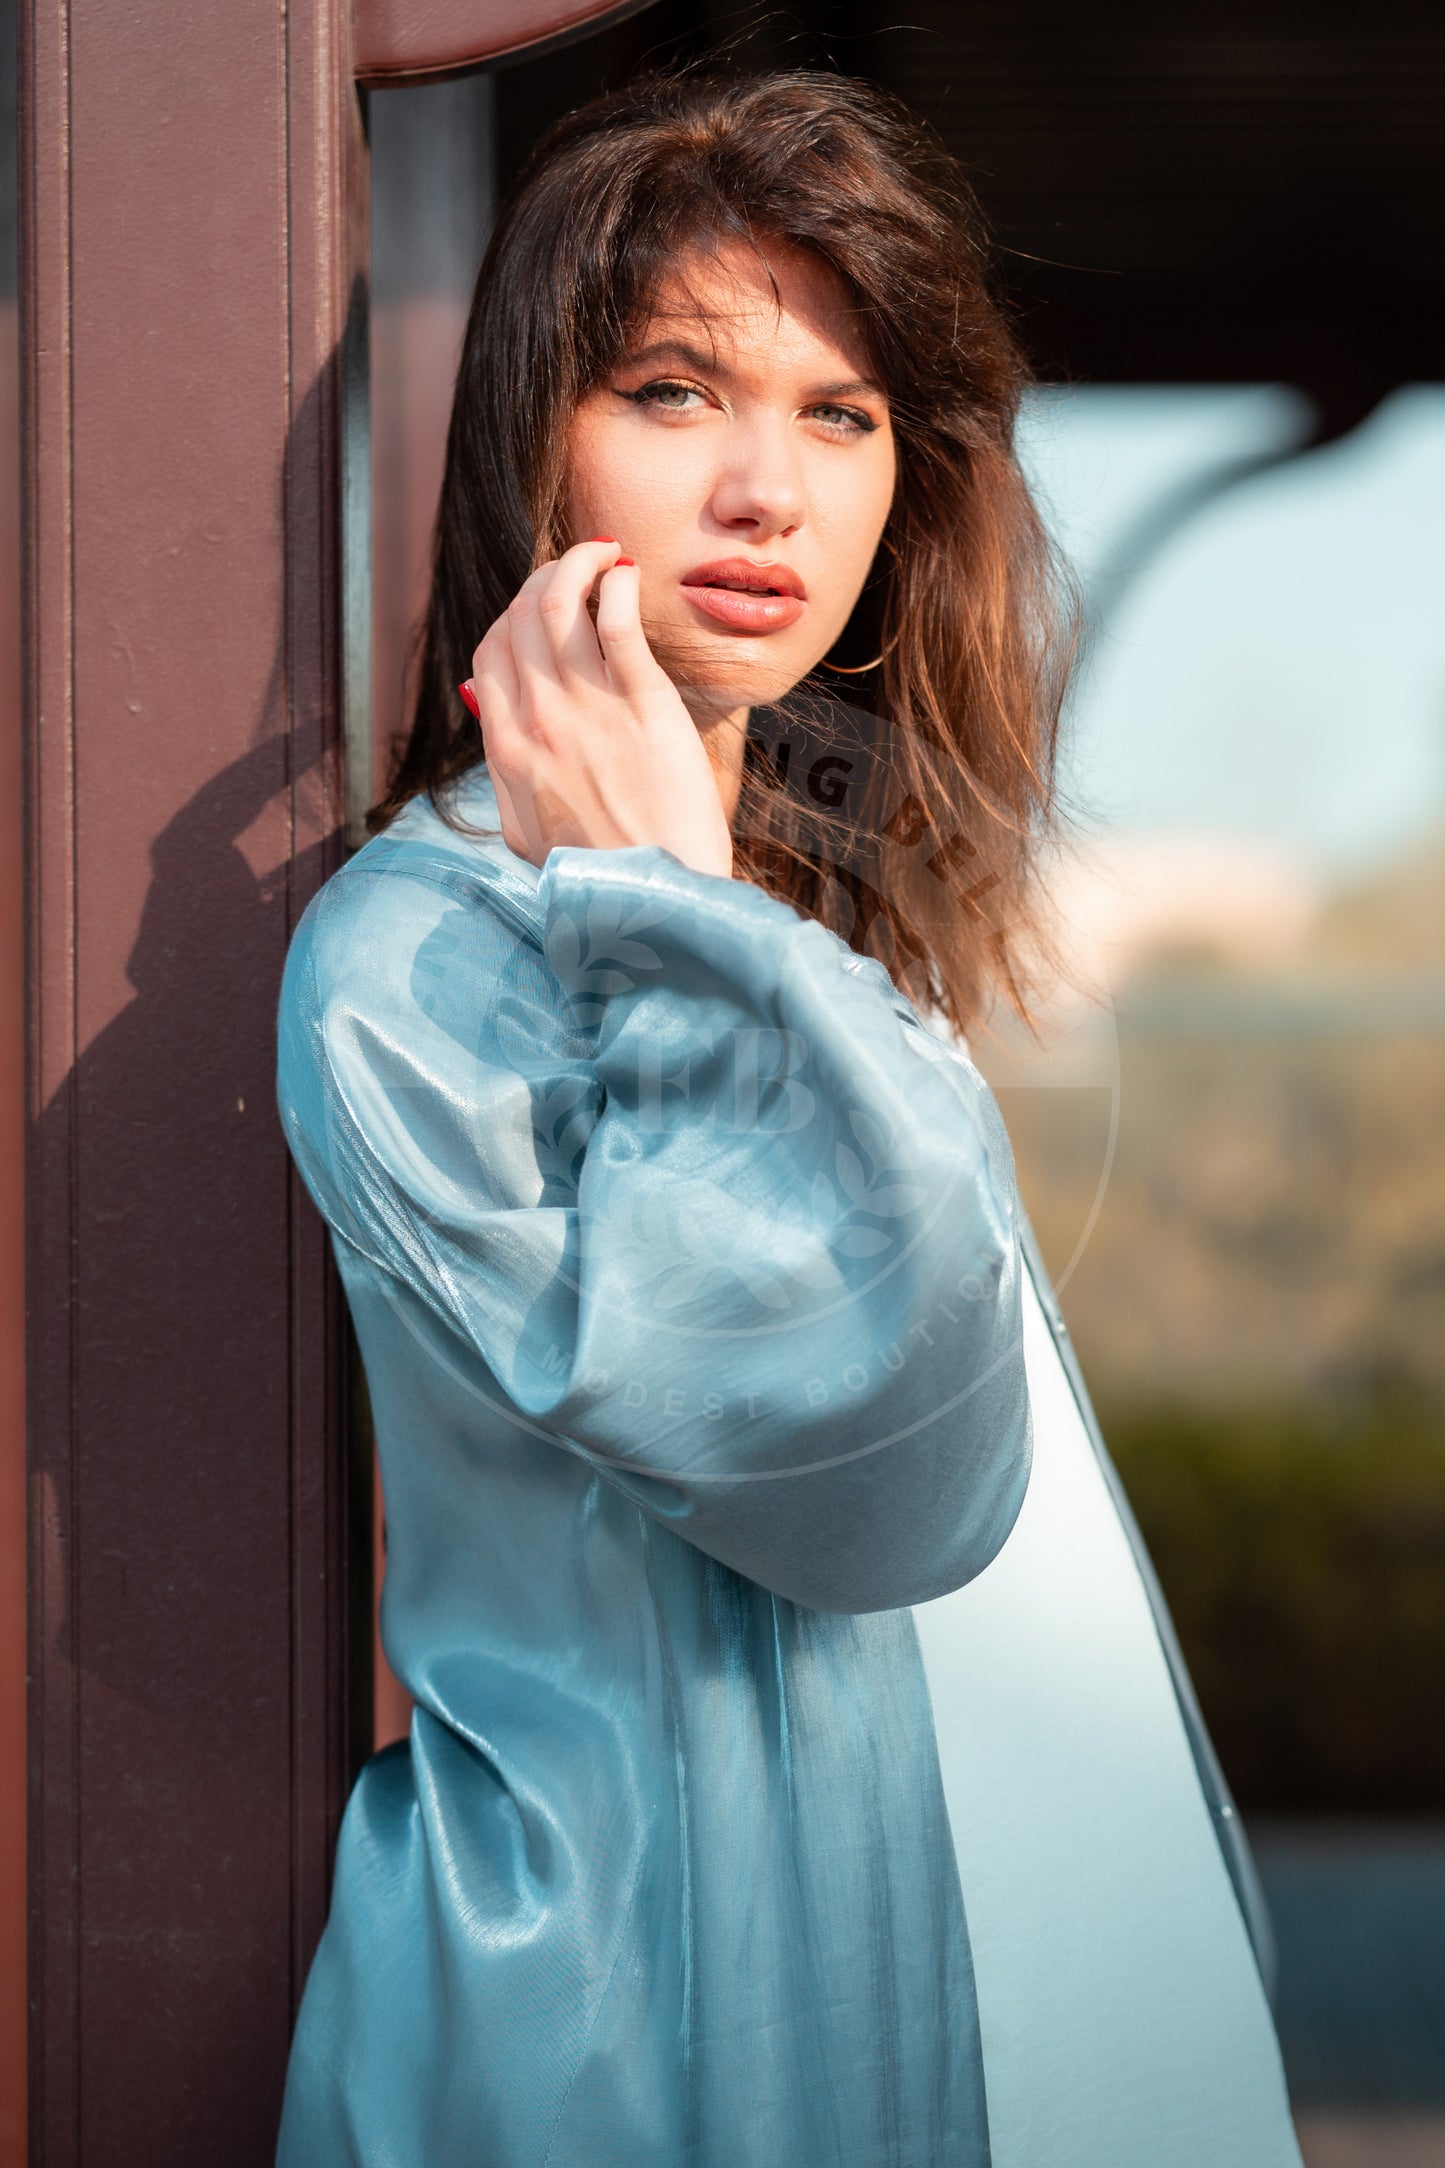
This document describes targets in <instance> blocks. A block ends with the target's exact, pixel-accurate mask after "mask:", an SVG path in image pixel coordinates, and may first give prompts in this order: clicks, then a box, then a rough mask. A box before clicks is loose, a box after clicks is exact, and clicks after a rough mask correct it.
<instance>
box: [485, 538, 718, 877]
mask: <svg viewBox="0 0 1445 2168" xmlns="http://www.w3.org/2000/svg"><path fill="white" fill-rule="evenodd" d="M599 581H600V585H599V584H598V583H599ZM594 585H597V586H598V600H597V624H596V629H595V630H594V629H593V624H592V619H591V615H590V613H589V611H588V607H587V603H588V598H589V596H590V595H591V592H592V589H593V587H594ZM640 585H641V582H640V578H639V575H638V571H637V568H636V566H635V565H633V564H631V563H629V562H625V561H624V562H619V545H618V544H617V543H616V542H612V541H595V542H579V543H577V544H576V545H575V546H574V547H573V548H572V549H570V550H568V551H567V552H566V554H565V555H564V556H562V557H559V558H557V559H556V560H555V562H553V563H551V564H546V565H541V566H539V568H538V569H537V571H535V572H534V573H533V574H532V576H531V578H530V579H529V580H528V581H527V583H526V585H525V586H524V587H522V589H521V590H520V591H519V593H518V594H517V597H516V599H515V600H514V601H513V602H512V604H511V605H510V607H509V608H508V610H507V611H506V613H505V615H504V616H502V617H499V618H498V619H497V622H496V623H495V625H493V626H492V628H491V630H490V631H489V632H488V634H487V636H486V638H485V639H484V640H483V641H482V644H481V646H480V647H479V648H478V649H477V651H476V654H475V655H474V656H473V658H472V685H473V689H474V691H475V695H476V700H477V705H478V707H479V709H480V711H481V724H482V740H483V744H484V746H485V749H486V758H487V768H488V771H489V773H490V775H491V778H492V782H493V784H494V786H495V788H496V793H497V808H498V811H499V812H500V814H501V817H502V835H503V839H504V840H505V842H506V844H507V847H508V849H509V850H512V851H515V852H516V853H517V855H518V857H519V858H526V859H528V860H529V861H530V862H531V864H533V865H534V866H541V865H543V864H544V863H545V861H546V858H547V854H548V852H549V851H551V850H553V849H554V848H555V847H556V846H557V845H558V844H582V845H584V846H585V847H587V848H589V849H592V850H608V849H615V848H618V847H620V846H623V845H627V844H634V843H660V844H662V845H663V846H664V847H665V848H666V849H667V850H669V851H671V852H673V853H674V855H675V856H676V857H678V858H679V859H681V861H682V863H683V864H684V865H687V866H692V867H695V868H696V870H697V871H698V872H699V873H717V874H722V875H723V876H724V877H727V876H730V875H731V873H732V867H733V851H732V835H731V832H730V830H729V828H728V823H727V816H726V814H725V813H724V811H723V805H722V800H721V798H720V796H719V795H718V787H717V780H716V777H715V776H714V773H713V767H712V763H711V761H710V760H709V759H708V756H707V749H706V747H705V746H704V744H703V741H702V738H701V736H700V735H699V732H698V729H697V725H696V724H695V723H694V721H693V719H692V717H691V716H690V715H689V713H688V711H687V709H686V708H685V707H684V705H683V703H682V699H681V697H680V695H679V693H678V690H677V687H676V686H675V685H674V684H673V682H672V680H671V678H670V677H669V676H668V675H667V673H666V671H665V670H664V669H663V668H662V666H661V664H660V663H659V662H658V661H657V660H656V658H655V657H654V655H653V653H652V650H651V648H649V646H648V644H647V636H646V634H645V633H644V632H643V629H642V618H641V615H640V612H639V590H640Z"/></svg>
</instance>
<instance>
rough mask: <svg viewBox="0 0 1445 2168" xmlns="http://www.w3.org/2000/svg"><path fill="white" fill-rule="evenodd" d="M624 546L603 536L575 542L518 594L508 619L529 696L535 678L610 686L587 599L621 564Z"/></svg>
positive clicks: (514, 651)
mask: <svg viewBox="0 0 1445 2168" xmlns="http://www.w3.org/2000/svg"><path fill="white" fill-rule="evenodd" d="M618 547H619V545H618V544H617V543H616V542H615V541H612V540H611V539H610V538H608V539H603V538H602V537H601V536H599V537H598V538H597V539H596V540H595V541H591V542H578V543H575V544H574V545H573V547H572V548H571V549H569V550H566V551H564V552H563V554H562V556H560V557H558V558H555V559H554V560H553V561H552V562H551V563H550V564H546V565H541V566H539V567H538V569H537V571H536V572H534V573H533V574H532V576H531V578H530V579H529V580H527V581H526V582H525V583H524V585H523V586H522V588H521V589H520V591H519V592H518V594H517V596H516V598H515V600H514V601H513V603H512V605H511V607H510V609H509V610H508V612H507V617H508V622H509V624H510V626H511V629H512V646H513V653H514V654H515V656H516V660H517V665H518V669H519V672H520V674H521V676H522V678H523V680H524V685H523V690H524V691H527V690H528V689H529V688H528V687H527V685H526V683H525V680H526V679H527V677H528V676H529V675H530V676H532V677H535V678H540V679H542V680H543V681H545V682H550V683H562V682H566V681H567V680H568V679H583V680H585V681H586V682H587V683H588V684H591V685H603V684H605V683H606V673H605V672H604V670H603V666H602V653H601V650H600V648H599V647H598V645H597V635H596V633H595V632H594V631H593V630H592V619H591V617H590V615H589V613H588V609H587V598H588V596H589V595H590V594H591V592H592V589H593V586H594V585H595V583H596V580H597V577H598V574H599V573H601V572H605V571H606V569H607V567H608V566H609V565H611V564H613V563H615V562H616V558H617V552H618Z"/></svg>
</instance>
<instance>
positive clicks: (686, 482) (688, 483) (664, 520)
mask: <svg viewBox="0 0 1445 2168" xmlns="http://www.w3.org/2000/svg"><path fill="white" fill-rule="evenodd" d="M680 434H681V432H679V435H680ZM692 466H693V462H692V461H690V460H689V459H688V457H687V453H686V448H685V447H684V446H683V445H682V444H680V443H679V441H678V437H675V436H669V435H667V434H666V433H664V432H663V431H661V430H651V429H647V428H645V427H642V428H639V427H638V426H637V424H636V422H635V421H633V420H632V418H631V417H630V416H624V417H622V418H621V419H620V420H613V419H612V418H611V417H597V418H594V417H590V416H587V415H586V414H582V415H579V416H578V419H577V421H576V422H575V423H574V424H573V427H572V431H571V435H570V437H569V441H568V486H567V498H566V503H567V525H568V531H569V534H570V536H571V538H572V539H573V540H574V541H578V540H584V539H585V538H586V537H587V536H589V535H594V534H614V535H616V536H617V538H618V540H619V541H620V542H621V543H622V544H623V546H624V548H626V549H628V550H629V551H630V552H631V553H632V554H633V555H634V556H636V557H638V559H639V561H640V562H645V559H646V556H647V554H649V553H651V552H652V551H653V550H656V549H658V548H665V547H666V545H667V543H668V540H669V537H670V536H671V535H672V534H673V533H674V532H675V531H676V530H678V529H679V528H681V527H683V526H687V527H692V526H694V525H695V524H696V515H697V505H696V503H695V502H694V499H695V498H696V496H697V491H698V488H699V487H701V486H702V483H701V481H700V479H699V478H698V477H695V476H694V475H693V473H692V471H691V470H692Z"/></svg>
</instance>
